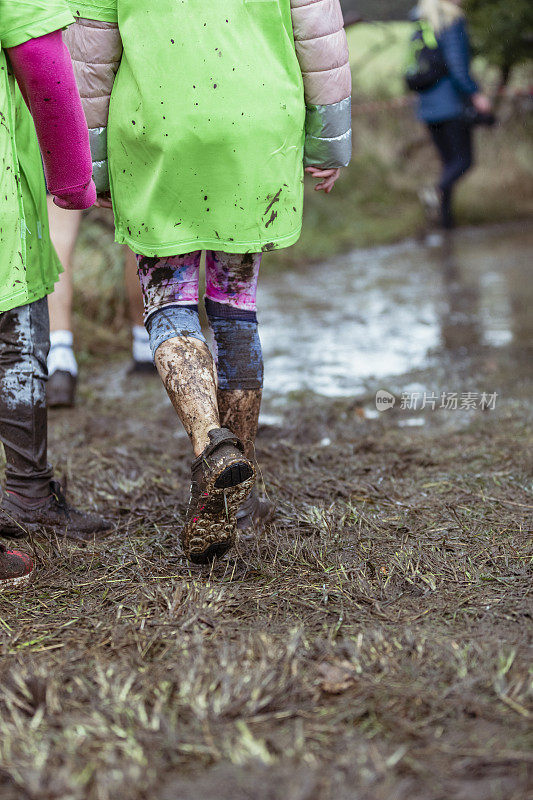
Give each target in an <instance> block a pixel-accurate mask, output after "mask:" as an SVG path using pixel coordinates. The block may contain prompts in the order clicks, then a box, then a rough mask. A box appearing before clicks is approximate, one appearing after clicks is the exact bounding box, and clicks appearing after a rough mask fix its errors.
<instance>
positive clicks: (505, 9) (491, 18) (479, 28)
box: [465, 0, 533, 80]
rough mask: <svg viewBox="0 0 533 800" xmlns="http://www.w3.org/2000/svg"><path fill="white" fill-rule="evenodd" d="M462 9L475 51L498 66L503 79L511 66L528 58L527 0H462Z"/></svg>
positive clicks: (531, 36) (531, 10)
mask: <svg viewBox="0 0 533 800" xmlns="http://www.w3.org/2000/svg"><path fill="white" fill-rule="evenodd" d="M465 9H466V12H467V14H468V18H469V21H470V30H471V34H472V42H473V46H474V49H475V51H476V52H477V53H479V54H481V55H483V56H484V57H485V58H486V60H487V61H488V62H489V63H490V64H493V65H494V66H497V67H499V68H500V69H501V70H502V74H503V78H504V80H507V79H508V77H509V74H510V72H511V70H512V69H513V67H515V66H516V65H517V64H521V63H523V62H524V61H527V60H529V59H531V57H532V52H533V47H532V43H533V3H531V0H512V2H510V0H466V3H465Z"/></svg>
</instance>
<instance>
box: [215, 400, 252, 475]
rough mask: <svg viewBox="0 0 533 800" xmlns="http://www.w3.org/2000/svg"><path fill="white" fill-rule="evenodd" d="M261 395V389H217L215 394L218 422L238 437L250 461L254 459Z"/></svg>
mask: <svg viewBox="0 0 533 800" xmlns="http://www.w3.org/2000/svg"><path fill="white" fill-rule="evenodd" d="M261 396H262V390H261V389H233V390H231V389H219V390H218V395H217V397H218V412H219V414H220V424H221V425H222V426H223V427H224V428H228V429H229V430H230V431H231V432H232V433H234V434H235V435H236V436H238V437H239V439H240V440H241V442H242V443H243V444H244V448H245V450H244V452H245V455H246V457H247V458H249V459H250V461H255V437H256V435H257V424H258V421H259V410H260V408H261Z"/></svg>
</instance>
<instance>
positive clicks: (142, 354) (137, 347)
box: [131, 325, 153, 362]
mask: <svg viewBox="0 0 533 800" xmlns="http://www.w3.org/2000/svg"><path fill="white" fill-rule="evenodd" d="M131 334H132V337H133V341H132V354H133V360H134V361H150V362H152V360H153V359H152V350H151V349H150V339H149V338H148V331H147V330H146V328H145V327H144V325H132V328H131Z"/></svg>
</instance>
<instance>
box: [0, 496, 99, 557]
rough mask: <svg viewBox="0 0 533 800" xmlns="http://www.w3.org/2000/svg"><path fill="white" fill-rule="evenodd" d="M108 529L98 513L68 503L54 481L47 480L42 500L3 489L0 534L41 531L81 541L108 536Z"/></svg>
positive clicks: (14, 535) (22, 534)
mask: <svg viewBox="0 0 533 800" xmlns="http://www.w3.org/2000/svg"><path fill="white" fill-rule="evenodd" d="M110 529H111V524H110V523H109V522H107V520H105V519H103V518H102V517H100V516H98V514H87V513H86V512H84V511H78V510H77V509H75V508H73V507H72V506H70V505H69V504H68V503H67V499H66V497H65V495H64V494H63V490H62V489H61V485H60V484H59V483H58V482H57V481H50V495H49V496H48V497H46V498H45V499H44V500H42V501H33V502H32V501H28V500H27V499H26V498H23V497H21V495H19V494H16V493H15V492H5V493H4V495H3V497H2V502H1V504H0V536H11V537H15V538H17V537H20V536H24V535H25V534H27V533H28V532H31V533H39V532H41V531H44V532H45V533H49V534H55V535H56V536H61V537H64V538H66V539H72V540H73V541H75V542H79V543H83V542H91V541H94V540H95V539H101V538H104V537H105V536H108V535H109V534H110V533H111V530H110Z"/></svg>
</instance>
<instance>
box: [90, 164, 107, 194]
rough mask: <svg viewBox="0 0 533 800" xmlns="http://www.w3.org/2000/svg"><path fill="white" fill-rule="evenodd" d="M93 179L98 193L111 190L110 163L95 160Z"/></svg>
mask: <svg viewBox="0 0 533 800" xmlns="http://www.w3.org/2000/svg"><path fill="white" fill-rule="evenodd" d="M93 181H94V185H95V186H96V193H97V194H106V193H107V192H109V164H108V161H107V158H106V159H105V160H104V161H93Z"/></svg>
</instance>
